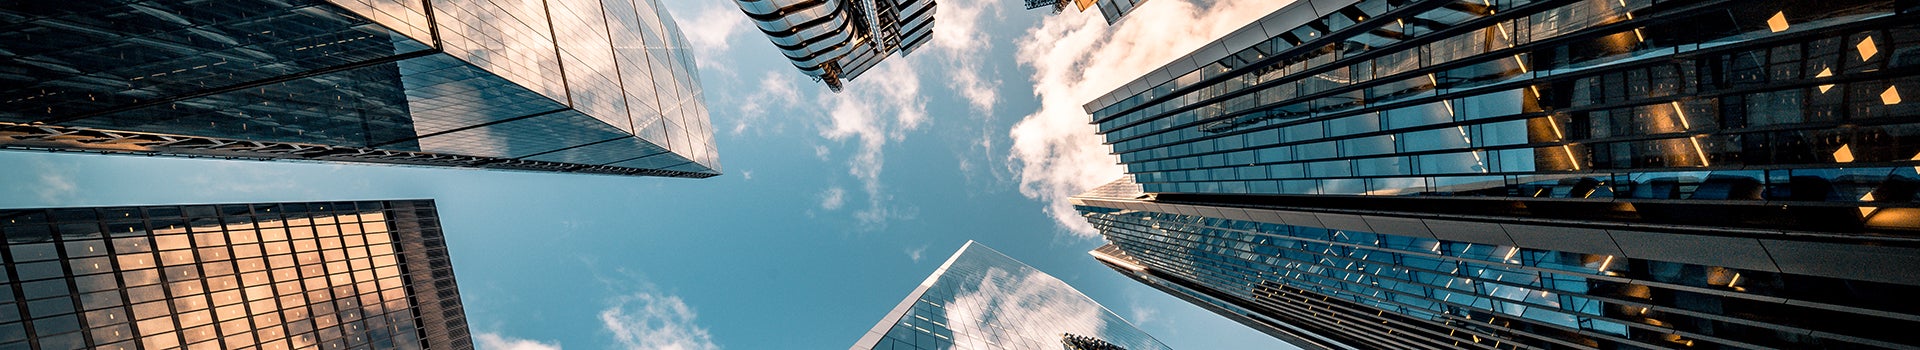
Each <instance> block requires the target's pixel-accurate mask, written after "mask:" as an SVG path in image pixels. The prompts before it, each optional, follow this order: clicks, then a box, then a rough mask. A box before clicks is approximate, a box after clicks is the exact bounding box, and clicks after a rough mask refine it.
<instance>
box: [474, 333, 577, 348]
mask: <svg viewBox="0 0 1920 350" xmlns="http://www.w3.org/2000/svg"><path fill="white" fill-rule="evenodd" d="M473 340H474V342H475V343H477V344H474V345H477V346H476V347H477V348H479V350H560V343H557V342H556V343H553V344H547V343H542V342H538V341H533V340H527V339H519V338H510V337H506V336H501V335H500V334H497V333H486V332H481V333H475V334H474V335H473Z"/></svg>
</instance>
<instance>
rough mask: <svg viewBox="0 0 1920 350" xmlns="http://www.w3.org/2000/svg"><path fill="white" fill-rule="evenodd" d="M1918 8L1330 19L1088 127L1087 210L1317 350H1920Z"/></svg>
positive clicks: (1676, 5) (1393, 5) (1170, 82)
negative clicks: (1091, 142)
mask: <svg viewBox="0 0 1920 350" xmlns="http://www.w3.org/2000/svg"><path fill="white" fill-rule="evenodd" d="M1916 5H1917V4H1916V3H1913V2H1911V1H1864V0H1862V1H1819V2H1813V1H1690V0H1664V1H1650V0H1638V1H1635V0H1582V1H1491V0H1490V1H1397V0H1367V1H1350V0H1330V1H1313V0H1303V1H1299V2H1296V3H1295V4H1292V5H1289V6H1286V7H1285V8H1282V9H1280V10H1278V11H1276V12H1274V13H1273V14H1270V15H1268V16H1267V17H1265V18H1263V19H1261V20H1259V21H1257V22H1255V23H1254V24H1253V25H1250V26H1248V27H1245V28H1242V29H1240V30H1238V31H1235V32H1234V33H1231V34H1229V35H1227V36H1226V37H1224V38H1223V39H1221V40H1219V41H1216V42H1213V43H1211V44H1208V45H1206V46H1205V47H1203V48H1202V49H1201V50H1199V51H1195V52H1193V53H1191V54H1188V55H1187V56H1185V57H1181V58H1179V59H1177V60H1175V61H1173V62H1172V63H1170V64H1168V65H1166V66H1164V67H1162V68H1160V69H1158V70H1155V71H1153V72H1151V73H1149V74H1148V75H1145V76H1143V77H1140V78H1139V79H1137V80H1135V81H1133V82H1132V83H1129V84H1127V85H1126V86H1123V87H1121V88H1120V89H1118V90H1116V91H1114V92H1112V93H1109V94H1107V95H1105V96H1103V97H1100V98H1099V99H1097V100H1095V101H1094V102H1092V103H1089V104H1087V105H1086V108H1087V110H1088V111H1089V112H1090V113H1092V114H1093V122H1094V123H1095V124H1096V125H1097V129H1098V131H1099V133H1101V134H1102V135H1103V136H1104V137H1105V138H1106V142H1107V143H1108V144H1109V145H1111V146H1112V147H1113V151H1114V153H1115V154H1117V155H1119V157H1120V160H1121V162H1122V163H1124V164H1125V165H1126V167H1127V172H1128V174H1129V176H1128V178H1126V179H1123V180H1122V181H1121V182H1118V183H1115V184H1111V185H1109V186H1108V187H1104V188H1102V189H1096V190H1094V191H1092V192H1089V193H1087V194H1083V195H1081V196H1080V197H1078V198H1075V199H1074V201H1075V203H1076V205H1078V209H1079V210H1080V211H1081V212H1082V213H1083V214H1085V215H1086V216H1087V218H1088V220H1089V221H1090V222H1092V223H1093V224H1094V226H1095V227H1097V228H1099V229H1101V231H1102V233H1103V234H1104V235H1105V236H1106V238H1107V240H1108V241H1109V242H1110V243H1112V245H1111V246H1109V247H1103V248H1102V249H1100V250H1096V251H1095V256H1096V257H1097V258H1099V259H1100V261H1103V262H1107V263H1108V264H1109V266H1111V267H1115V269H1116V270H1119V271H1122V272H1125V273H1127V274H1128V275H1130V276H1134V277H1135V278H1137V279H1140V280H1141V281H1142V282H1146V283H1148V284H1150V285H1155V287H1158V288H1160V289H1162V290H1165V291H1168V292H1169V293H1173V294H1175V295H1178V296H1181V297H1182V298H1185V299H1187V300H1189V301H1193V302H1194V303H1196V304H1200V305H1202V306H1203V307H1207V308H1208V309H1209V310H1213V311H1215V312H1218V313H1221V314H1224V315H1230V316H1232V317H1235V318H1236V319H1237V320H1239V321H1241V322H1242V323H1246V324H1249V325H1252V326H1255V328H1259V329H1261V330H1262V331H1266V332H1268V333H1269V334H1274V335H1276V336H1277V337H1280V338H1282V339H1285V340H1289V341H1293V342H1295V343H1297V344H1301V345H1302V346H1304V347H1310V348H1360V349H1365V348H1395V349H1419V348H1434V349H1442V348H1461V347H1465V348H1488V349H1493V348H1501V349H1506V348H1556V349H1557V348H1572V349H1589V348H1597V349H1628V348H1679V347H1704V348H1915V347H1916V346H1920V338H1916V334H1914V333H1913V332H1911V331H1909V330H1911V329H1920V309H1916V308H1914V307H1911V305H1916V303H1914V302H1912V301H1911V300H1907V299H1908V297H1906V296H1910V295H1920V271H1914V270H1913V269H1911V268H1909V267H1912V266H1920V250H1917V249H1916V248H1920V244H1916V242H1920V241H1916V240H1915V238H1916V237H1920V201H1916V198H1917V196H1916V195H1917V194H1920V119H1915V117H1916V115H1917V113H1916V112H1920V110H1916V109H1915V107H1914V106H1915V105H1914V104H1911V103H1905V101H1904V97H1903V96H1904V94H1910V93H1911V92H1912V91H1920V77H1916V76H1915V73H1916V72H1920V56H1916V55H1915V54H1914V52H1915V50H1914V46H1913V45H1914V44H1913V43H1914V42H1915V41H1914V40H1915V39H1916V38H1920V25H1917V24H1916V23H1920V21H1915V20H1914V18H1915V17H1914V11H1916V10H1920V6H1916ZM1129 264H1131V265H1129Z"/></svg>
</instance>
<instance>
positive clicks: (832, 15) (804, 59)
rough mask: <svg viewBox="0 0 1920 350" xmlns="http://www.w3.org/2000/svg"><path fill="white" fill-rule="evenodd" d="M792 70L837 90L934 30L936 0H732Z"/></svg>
mask: <svg viewBox="0 0 1920 350" xmlns="http://www.w3.org/2000/svg"><path fill="white" fill-rule="evenodd" d="M734 3H736V4H738V5H740V11H742V12H746V14H747V17H748V18H749V19H752V20H753V23H754V25H755V26H757V27H759V28H760V32H762V33H766V34H767V39H768V40H772V41H773V46H774V47H775V48H778V49H780V53H781V54H783V55H785V56H787V60H790V61H793V66H794V68H799V69H800V72H801V73H806V74H807V76H811V77H813V78H814V79H815V80H819V81H820V82H822V83H825V84H827V88H828V89H831V90H833V91H834V92H839V91H840V89H841V86H842V85H844V84H845V82H846V81H851V80H853V79H854V78H856V77H859V76H860V74H861V73H865V72H866V71H867V69H870V68H873V66H874V65H878V64H880V61H881V60H885V59H886V58H887V56H890V55H893V53H894V52H896V51H897V52H900V55H902V56H905V55H907V54H910V53H913V50H914V49H915V48H919V47H920V45H921V44H925V43H926V42H927V40H928V39H929V38H931V37H932V34H933V13H934V6H935V5H936V4H935V3H934V0H863V1H841V0H734Z"/></svg>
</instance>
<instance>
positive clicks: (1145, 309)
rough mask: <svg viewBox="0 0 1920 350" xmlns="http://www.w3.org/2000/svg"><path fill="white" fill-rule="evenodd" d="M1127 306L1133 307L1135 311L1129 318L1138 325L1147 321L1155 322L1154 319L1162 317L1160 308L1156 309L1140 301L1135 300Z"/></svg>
mask: <svg viewBox="0 0 1920 350" xmlns="http://www.w3.org/2000/svg"><path fill="white" fill-rule="evenodd" d="M1127 307H1129V308H1132V309H1133V313H1132V315H1131V316H1132V317H1128V319H1129V320H1130V321H1132V322H1133V324H1136V325H1142V324H1147V322H1153V321H1154V320H1156V319H1159V318H1160V309H1155V308H1153V307H1151V306H1147V305H1145V304H1141V303H1140V302H1139V301H1135V302H1133V303H1132V304H1129V305H1127Z"/></svg>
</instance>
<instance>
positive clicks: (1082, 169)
mask: <svg viewBox="0 0 1920 350" xmlns="http://www.w3.org/2000/svg"><path fill="white" fill-rule="evenodd" d="M1199 3H1202V4H1205V5H1196V4H1195V1H1192V0H1157V1H1151V2H1147V3H1145V4H1143V5H1142V7H1141V8H1139V9H1137V10H1135V11H1133V12H1131V13H1129V14H1128V15H1127V17H1128V18H1127V19H1126V20H1124V21H1121V22H1120V23H1119V24H1118V25H1115V26H1112V27H1109V26H1107V24H1106V22H1104V21H1103V20H1102V19H1101V18H1100V16H1099V15H1097V14H1093V13H1091V12H1080V13H1062V14H1060V15H1058V16H1052V17H1049V18H1047V19H1046V20H1044V21H1043V22H1042V23H1041V25H1040V27H1038V28H1034V29H1031V30H1029V31H1027V35H1026V36H1025V37H1023V38H1021V39H1020V40H1019V41H1018V43H1017V45H1018V46H1019V51H1018V53H1017V54H1016V56H1017V58H1018V60H1019V62H1020V64H1021V65H1024V66H1028V67H1032V68H1033V75H1032V76H1031V77H1030V79H1031V80H1032V81H1033V84H1034V89H1033V90H1034V94H1035V95H1037V96H1038V97H1039V98H1040V109H1039V110H1038V111H1035V112H1033V113H1032V114H1029V115H1027V116H1026V117H1025V118H1023V119H1021V120H1020V122H1018V123H1016V124H1014V126H1013V129H1012V130H1011V131H1010V132H1009V135H1010V136H1011V137H1012V140H1013V145H1012V150H1011V152H1010V153H1009V154H1008V159H1009V164H1010V166H1013V167H1016V168H1017V171H1018V173H1019V179H1020V193H1021V194H1022V195H1025V196H1027V197H1028V198H1034V199H1039V200H1043V201H1046V202H1048V205H1047V207H1046V209H1045V210H1046V212H1047V214H1048V215H1049V216H1052V217H1053V218H1054V221H1055V223H1056V224H1058V225H1059V226H1060V227H1061V228H1062V229H1064V230H1065V231H1067V232H1071V233H1073V234H1074V235H1075V236H1078V237H1087V238H1092V237H1097V236H1098V234H1099V233H1098V232H1096V231H1095V230H1094V229H1093V226H1091V225H1088V224H1087V223H1086V221H1084V220H1083V219H1082V218H1080V216H1079V215H1078V213H1076V212H1074V211H1073V207H1072V205H1071V204H1069V203H1068V202H1067V198H1069V197H1071V196H1073V195H1074V194H1078V193H1079V192H1081V191H1085V190H1088V189H1091V188H1093V187H1096V186H1099V185H1102V184H1105V183H1107V182H1110V181H1113V179H1115V178H1119V177H1120V176H1121V175H1122V174H1123V173H1124V168H1122V167H1121V166H1120V165H1118V164H1116V163H1117V162H1118V159H1116V158H1115V157H1113V156H1112V155H1110V154H1109V152H1110V151H1111V149H1110V148H1108V147H1107V146H1106V145H1103V144H1101V143H1102V142H1103V140H1102V139H1101V137H1100V136H1099V135H1095V134H1094V128H1093V126H1092V125H1089V124H1087V122H1089V121H1091V119H1089V117H1088V115H1087V113H1086V112H1085V111H1084V110H1082V109H1081V108H1080V106H1081V105H1082V104H1084V103H1086V102H1088V101H1092V100H1093V99H1095V98H1098V97H1100V95H1102V94H1105V93H1107V92H1108V91H1112V90H1113V89H1115V88H1119V87H1120V86H1121V85H1123V84H1126V83H1127V82H1130V81H1132V80H1133V79H1134V78H1137V77H1140V76H1141V75H1144V74H1146V73H1147V72H1148V71H1150V70H1152V69H1154V68H1159V67H1160V66H1162V65H1165V64H1167V63H1168V62H1170V61H1172V60H1173V59H1174V58H1178V57H1180V56H1182V55H1186V54H1187V53H1188V52H1192V51H1193V50H1195V49H1198V48H1199V47H1200V46H1201V45H1204V44H1206V43H1209V42H1212V41H1213V40H1215V39H1218V38H1219V37H1221V36H1224V35H1226V34H1227V33H1229V32H1232V31H1233V30H1234V29H1238V28H1240V27H1242V26H1245V25H1246V24H1248V23H1251V22H1253V21H1254V20H1256V19H1259V18H1260V17H1261V16H1265V15H1266V14H1268V13H1271V12H1273V10H1276V9H1279V8H1280V7H1281V6H1285V5H1286V4H1287V3H1288V2H1287V1H1260V0H1224V1H1217V2H1216V1H1199Z"/></svg>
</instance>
